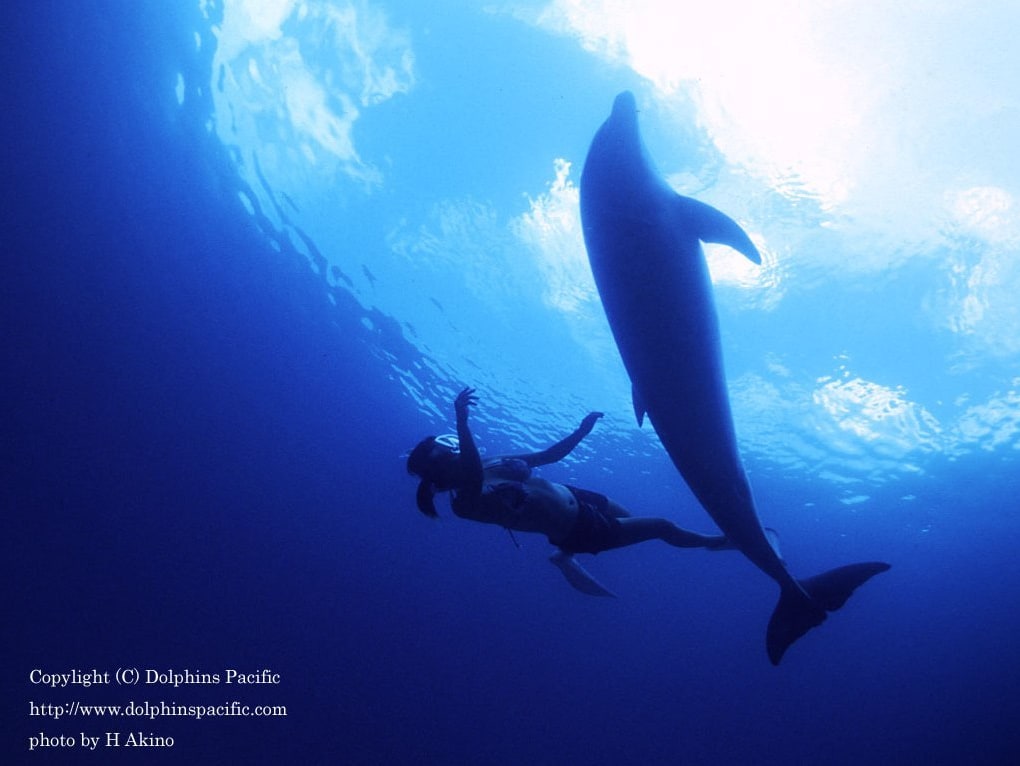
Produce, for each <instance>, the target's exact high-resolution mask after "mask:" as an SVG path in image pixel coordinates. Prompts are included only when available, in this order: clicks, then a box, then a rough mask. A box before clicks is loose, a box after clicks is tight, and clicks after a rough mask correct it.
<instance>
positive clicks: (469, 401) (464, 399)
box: [453, 388, 478, 423]
mask: <svg viewBox="0 0 1020 766" xmlns="http://www.w3.org/2000/svg"><path fill="white" fill-rule="evenodd" d="M474 404H478V397H477V396H475V390H474V389H473V388H465V389H463V390H462V391H461V392H460V393H459V394H457V398H456V399H454V400H453V411H454V412H455V413H456V414H457V422H458V423H460V422H465V421H467V416H468V408H469V407H471V406H472V405H474Z"/></svg>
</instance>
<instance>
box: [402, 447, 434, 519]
mask: <svg viewBox="0 0 1020 766" xmlns="http://www.w3.org/2000/svg"><path fill="white" fill-rule="evenodd" d="M435 443H436V437H435V436H426V437H425V438H424V439H422V440H421V441H420V442H418V444H417V445H416V446H415V448H414V449H413V450H411V454H410V455H408V456H407V472H408V473H410V474H413V475H414V476H420V477H421V481H420V482H419V483H418V491H417V492H416V493H415V496H414V501H415V503H416V504H417V506H418V510H419V511H421V512H422V513H424V514H425V515H426V516H428V517H429V518H431V519H437V518H439V513H438V511H436V505H435V503H434V502H432V498H433V497H435V494H436V485H435V483H434V482H433V481H432V480H431V479H427V478H425V473H426V472H427V471H428V456H429V453H430V452H431V451H432V445H433V444H435Z"/></svg>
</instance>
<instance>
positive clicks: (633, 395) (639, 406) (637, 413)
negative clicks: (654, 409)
mask: <svg viewBox="0 0 1020 766" xmlns="http://www.w3.org/2000/svg"><path fill="white" fill-rule="evenodd" d="M630 399H631V401H632V402H633V403H634V417H636V418H637V424H638V428H641V426H643V425H644V424H645V413H646V412H648V410H646V409H645V405H644V402H642V401H641V397H640V396H638V392H637V386H633V385H632V386H631V387H630Z"/></svg>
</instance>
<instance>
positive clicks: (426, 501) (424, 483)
mask: <svg viewBox="0 0 1020 766" xmlns="http://www.w3.org/2000/svg"><path fill="white" fill-rule="evenodd" d="M435 494H436V485H435V484H433V483H432V482H431V481H429V480H428V479H422V480H421V481H420V482H419V483H418V491H417V492H416V493H415V496H414V501H415V503H417V505H418V510H419V511H421V512H422V513H424V514H425V515H426V516H428V517H429V518H430V519H438V518H439V513H438V512H437V511H436V504H435V503H433V502H432V498H433V497H435Z"/></svg>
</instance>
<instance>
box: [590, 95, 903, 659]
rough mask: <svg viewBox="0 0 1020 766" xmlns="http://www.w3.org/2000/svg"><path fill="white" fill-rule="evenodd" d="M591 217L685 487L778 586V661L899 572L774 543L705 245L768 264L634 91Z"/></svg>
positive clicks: (628, 357) (601, 141)
mask: <svg viewBox="0 0 1020 766" xmlns="http://www.w3.org/2000/svg"><path fill="white" fill-rule="evenodd" d="M581 223H582V228H583V230H584V242H585V246H586V247H587V249H588V259H589V261H590V262H591V269H592V273H593V274H594V276H595V283H596V284H597V285H598V290H599V295H600V296H601V298H602V305H603V307H604V309H605V312H606V316H607V318H608V319H609V325H610V327H611V328H612V331H613V337H614V338H615V340H616V345H617V347H618V348H619V350H620V355H621V357H622V358H623V363H624V366H625V367H626V368H627V373H628V375H629V376H630V380H631V385H632V387H633V397H634V412H635V415H636V416H637V420H638V424H639V425H640V424H641V423H642V422H643V421H644V417H645V415H647V416H648V419H649V420H651V422H652V425H653V426H654V427H655V432H656V433H657V434H658V436H659V439H660V441H661V442H662V445H663V446H664V447H665V448H666V451H667V452H668V453H669V456H670V458H672V460H673V464H674V465H675V466H676V467H677V469H678V470H679V471H680V473H681V475H682V476H683V477H684V480H685V481H686V482H687V485H688V486H689V487H690V488H691V490H692V491H693V492H694V495H695V496H696V497H697V498H698V500H699V501H700V503H701V504H702V506H704V508H705V510H706V511H708V513H709V515H710V516H711V517H712V519H713V520H714V521H715V523H716V524H718V525H719V528H720V529H721V530H722V531H723V532H724V533H725V534H726V536H727V537H728V538H729V540H730V541H731V543H732V544H734V545H735V546H736V547H737V548H739V549H740V551H741V552H742V553H743V554H744V555H745V556H747V558H749V559H750V560H751V561H752V562H753V563H754V564H755V565H756V566H757V567H758V568H759V569H761V570H762V571H763V572H764V573H765V574H767V575H768V576H769V577H771V578H772V579H773V580H775V581H776V582H777V583H778V584H779V588H780V595H779V604H778V605H777V606H776V608H775V611H774V612H773V613H772V618H771V620H770V621H769V625H768V631H767V634H766V642H765V643H766V649H767V651H768V655H769V659H770V660H771V661H772V663H773V664H774V665H778V664H779V660H780V659H781V658H782V656H783V653H784V652H785V651H786V650H787V649H788V648H789V646H790V645H791V644H792V643H793V642H794V641H796V640H797V639H798V638H800V637H801V636H803V635H804V634H805V633H807V631H809V630H810V629H811V628H813V627H815V626H817V625H820V624H821V623H822V622H823V621H824V620H825V618H826V615H827V612H832V611H835V610H836V609H839V608H840V607H841V606H843V604H844V603H845V602H846V600H847V599H848V598H849V597H850V594H851V593H853V591H854V590H855V589H856V588H857V587H858V586H859V585H862V584H863V583H864V582H866V581H867V580H869V579H870V578H871V577H873V576H874V575H876V574H878V573H880V572H884V571H886V570H887V569H889V565H888V564H885V563H883V562H878V561H876V562H867V563H863V564H851V565H849V566H845V567H840V568H838V569H833V570H831V571H828V572H824V573H823V574H820V575H817V576H815V577H810V578H806V579H802V580H798V579H796V578H794V577H793V576H792V575H791V574H790V572H789V571H788V570H787V568H786V564H785V562H784V561H783V559H782V558H781V557H780V555H779V553H778V552H777V551H776V550H775V549H774V548H773V546H772V545H771V544H770V542H769V539H768V537H767V536H766V534H765V532H764V530H763V529H762V525H761V522H760V521H759V519H758V513H757V511H756V510H755V506H754V499H753V498H752V496H751V488H750V486H749V484H748V481H747V475H746V474H745V472H744V467H743V464H742V462H741V459H740V454H739V452H738V450H737V442H736V436H735V434H734V430H733V418H732V415H731V413H730V403H729V396H728V394H727V390H726V378H725V374H724V371H723V360H722V350H721V346H720V342H719V323H718V318H717V316H716V311H715V304H714V302H713V296H712V284H711V280H710V279H709V274H708V267H707V264H706V263H705V257H704V253H703V252H702V249H701V242H717V243H720V244H725V245H728V246H730V247H732V248H734V249H736V250H738V251H739V252H741V253H743V254H744V255H746V256H747V257H748V258H749V259H751V260H752V261H754V262H755V263H761V257H760V255H759V254H758V250H757V248H755V246H754V244H753V243H752V242H751V240H750V238H749V237H748V236H747V234H746V233H745V232H744V231H743V229H741V228H740V226H739V225H738V224H737V223H736V222H735V221H733V220H732V219H731V218H729V217H728V216H726V215H724V214H723V213H721V212H719V211H718V210H716V209H715V208H713V207H710V206H709V205H706V204H704V203H702V202H698V201H697V200H694V199H690V198H689V197H683V196H681V195H679V194H677V193H676V192H675V191H673V190H672V189H671V188H670V187H669V186H668V185H667V184H666V182H665V181H664V180H663V179H662V178H661V177H660V176H659V174H658V172H657V171H656V169H655V167H654V165H653V164H652V162H651V160H650V158H649V157H648V153H647V151H646V150H645V147H644V144H643V142H642V141H641V136H640V133H639V132H638V122H637V105H636V103H635V100H634V96H633V95H632V94H631V93H628V92H625V93H621V94H620V95H619V96H617V97H616V101H615V102H614V104H613V111H612V113H611V114H610V116H609V119H607V120H606V121H605V122H604V123H603V124H602V127H601V128H599V130H598V132H597V133H596V134H595V138H594V139H593V140H592V143H591V148H590V149H589V150H588V157H587V159H586V160H585V164H584V171H583V172H582V174H581Z"/></svg>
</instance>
